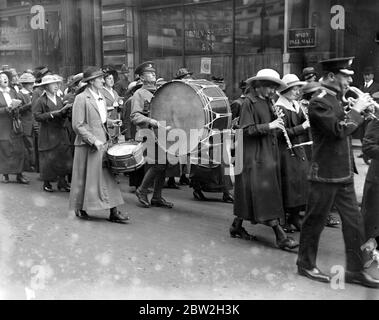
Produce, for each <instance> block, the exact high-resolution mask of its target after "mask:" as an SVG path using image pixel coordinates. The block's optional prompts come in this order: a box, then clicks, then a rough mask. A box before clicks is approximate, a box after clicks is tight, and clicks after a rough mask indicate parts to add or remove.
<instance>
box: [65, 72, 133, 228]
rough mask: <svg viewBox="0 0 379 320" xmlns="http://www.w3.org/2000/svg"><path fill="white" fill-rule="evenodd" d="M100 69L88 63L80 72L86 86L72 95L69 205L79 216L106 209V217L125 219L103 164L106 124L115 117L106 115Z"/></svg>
mask: <svg viewBox="0 0 379 320" xmlns="http://www.w3.org/2000/svg"><path fill="white" fill-rule="evenodd" d="M103 76H104V74H103V72H102V71H101V70H98V69H97V68H94V67H90V68H88V69H87V70H86V71H85V72H84V78H83V82H86V83H87V86H86V88H85V89H84V91H83V92H82V93H80V94H78V95H77V96H76V98H75V101H74V105H73V110H72V127H73V129H74V131H75V133H76V135H77V136H76V139H75V155H74V165H73V170H72V181H71V193H70V208H71V209H74V210H75V214H76V216H77V217H79V218H85V219H88V218H89V216H88V213H87V210H110V216H109V221H111V222H117V223H127V221H128V220H129V217H128V216H127V215H126V214H123V213H121V212H120V211H118V210H117V206H120V205H122V204H123V203H124V201H123V199H122V196H121V192H120V189H119V187H118V185H117V182H116V181H115V178H114V176H113V175H112V173H111V172H110V171H109V170H108V168H106V166H105V165H104V159H105V156H106V145H107V142H108V141H109V139H110V137H109V133H108V128H109V127H113V126H114V125H118V123H117V122H118V121H119V120H111V119H108V118H107V109H106V104H105V100H104V96H103V95H102V94H101V91H100V90H101V88H102V87H103V83H104V79H103Z"/></svg>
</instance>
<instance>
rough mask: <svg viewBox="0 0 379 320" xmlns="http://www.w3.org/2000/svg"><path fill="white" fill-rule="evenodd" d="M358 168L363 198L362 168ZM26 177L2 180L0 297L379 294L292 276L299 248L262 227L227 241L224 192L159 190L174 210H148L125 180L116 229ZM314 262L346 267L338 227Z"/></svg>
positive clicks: (228, 207) (327, 233) (331, 268)
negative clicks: (196, 194) (123, 219)
mask: <svg viewBox="0 0 379 320" xmlns="http://www.w3.org/2000/svg"><path fill="white" fill-rule="evenodd" d="M355 152H356V155H357V154H358V150H356V151H355ZM356 162H357V166H358V170H359V175H357V176H356V189H357V195H358V200H360V199H361V197H362V191H363V183H364V178H365V175H366V172H367V165H365V164H364V163H363V161H362V159H361V158H357V159H356ZM26 175H27V176H28V177H29V178H30V180H31V184H30V185H20V184H16V183H10V184H0V299H378V298H379V290H374V289H367V288H363V287H360V286H357V285H349V284H343V283H339V286H338V285H337V286H332V285H330V284H323V283H318V282H314V281H311V280H309V279H307V278H304V277H301V276H299V275H297V273H296V265H295V261H296V258H297V256H296V252H288V251H282V250H279V249H277V248H276V246H275V244H274V234H273V232H272V230H271V229H270V228H268V227H265V226H261V225H257V226H254V225H251V224H248V223H246V222H245V223H244V226H245V228H246V229H247V230H248V231H249V232H251V233H254V234H255V235H256V236H257V237H258V239H259V241H257V242H249V241H245V240H241V239H233V238H231V237H230V236H229V232H228V230H229V226H230V224H231V222H232V220H233V215H232V209H233V206H232V204H227V203H223V202H222V201H221V196H222V195H221V194H207V196H209V197H210V198H212V199H214V201H208V202H199V201H196V200H194V198H193V196H192V190H191V189H190V188H188V187H184V186H182V187H181V189H180V190H172V189H164V197H165V198H166V199H167V200H169V201H172V202H174V203H175V207H174V208H173V209H171V210H167V209H162V208H149V209H145V208H141V207H139V206H138V202H137V199H136V196H135V194H134V193H132V192H131V188H130V187H129V185H128V180H127V177H122V178H121V179H120V187H121V189H122V192H123V197H124V200H125V205H124V206H123V207H122V209H123V210H126V211H127V212H128V213H129V215H130V216H131V223H130V224H127V225H120V224H116V223H110V222H108V221H107V220H106V218H108V215H109V213H108V212H105V211H104V212H90V215H91V216H93V217H94V219H93V220H91V221H83V220H80V219H78V218H76V217H75V215H74V213H73V212H72V211H69V210H68V193H63V192H58V191H56V192H54V193H46V192H43V191H42V182H41V181H39V180H38V175H37V174H35V173H27V174H26ZM11 178H13V177H11ZM54 188H55V185H54ZM293 237H294V238H296V239H297V240H298V238H299V234H298V233H295V234H293ZM318 265H319V267H320V268H321V269H322V270H324V271H327V272H335V270H339V269H338V268H340V267H338V266H344V265H345V255H344V244H343V239H342V233H341V228H325V230H324V232H323V234H322V236H321V242H320V249H319V254H318Z"/></svg>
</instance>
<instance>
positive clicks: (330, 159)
mask: <svg viewBox="0 0 379 320" xmlns="http://www.w3.org/2000/svg"><path fill="white" fill-rule="evenodd" d="M352 61H353V58H337V59H330V60H325V61H321V65H322V69H323V71H324V74H323V82H322V87H321V91H320V93H319V94H317V95H316V96H315V97H314V98H312V99H311V101H310V105H309V119H310V124H311V131H312V137H313V152H312V160H311V168H310V174H309V180H310V190H309V195H308V206H307V211H306V215H305V218H304V221H303V225H302V230H301V234H300V247H299V254H298V260H297V266H298V272H299V274H300V275H303V276H305V277H308V278H310V279H312V280H316V281H321V282H330V281H331V278H330V276H328V275H326V274H324V273H322V272H321V271H320V270H319V269H318V268H317V266H316V257H317V250H318V244H319V239H320V235H321V232H322V230H323V229H324V226H325V221H326V218H327V215H328V213H329V212H330V209H331V208H332V206H333V204H334V205H335V207H336V208H337V210H338V212H339V214H340V216H341V219H342V224H343V228H342V232H343V236H344V240H345V250H346V272H345V281H346V282H348V283H357V284H361V285H364V286H368V287H376V288H379V279H376V278H374V277H372V276H371V275H370V274H368V273H367V272H366V271H364V269H363V264H364V261H363V259H364V256H363V252H362V251H361V249H360V247H361V245H362V244H363V242H364V227H363V219H362V216H361V213H360V211H359V208H358V203H357V199H356V194H355V190H354V178H353V175H354V172H355V171H356V168H355V164H354V158H353V152H352V146H351V137H350V135H351V134H352V133H353V132H354V131H355V130H356V129H357V128H358V127H359V126H360V125H361V124H362V123H363V117H362V115H361V113H362V112H363V111H364V110H365V109H366V108H367V107H368V106H369V105H370V102H369V96H368V95H363V96H362V97H360V98H359V99H358V100H357V101H356V103H355V104H354V105H353V107H352V108H351V110H350V111H349V112H348V113H345V110H344V107H343V105H342V102H341V98H342V95H343V94H344V92H345V90H346V89H347V88H348V86H349V84H350V83H351V82H352V78H351V76H352V75H353V74H354V71H352V70H351V69H350V66H351V64H352Z"/></svg>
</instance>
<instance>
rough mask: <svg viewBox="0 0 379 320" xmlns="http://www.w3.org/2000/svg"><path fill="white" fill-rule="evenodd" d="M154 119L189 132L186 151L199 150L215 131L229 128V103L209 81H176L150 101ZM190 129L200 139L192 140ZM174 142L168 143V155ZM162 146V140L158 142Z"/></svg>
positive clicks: (187, 133) (166, 148)
mask: <svg viewBox="0 0 379 320" xmlns="http://www.w3.org/2000/svg"><path fill="white" fill-rule="evenodd" d="M150 110H151V117H152V118H153V119H155V120H158V121H166V126H171V127H172V128H173V129H181V130H183V131H184V132H185V133H186V137H187V148H186V152H185V153H184V152H181V150H179V152H178V153H176V155H179V156H182V155H185V154H188V153H192V152H194V151H197V149H198V146H199V143H201V142H204V141H206V142H207V139H209V137H210V136H212V134H213V133H214V130H216V129H217V130H220V131H222V130H223V129H230V127H231V120H232V115H231V110H230V105H229V100H228V98H227V97H226V96H225V94H224V92H223V91H222V90H221V89H220V87H219V86H218V85H216V84H214V83H212V82H210V81H207V80H189V79H188V80H173V81H171V82H167V83H166V84H164V85H162V86H161V87H160V88H159V89H158V90H157V91H156V93H155V95H154V97H153V98H152V100H151V109H150ZM191 129H192V130H193V129H196V130H198V133H199V135H198V136H199V138H198V139H193V138H192V139H191V136H190V133H191ZM174 143H176V142H175V141H166V147H164V146H161V145H160V147H162V148H163V149H164V150H165V151H166V152H168V153H170V151H169V150H168V149H169V147H170V146H171V145H173V144H174ZM158 144H159V141H158Z"/></svg>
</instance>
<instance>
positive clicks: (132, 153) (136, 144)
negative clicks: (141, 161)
mask: <svg viewBox="0 0 379 320" xmlns="http://www.w3.org/2000/svg"><path fill="white" fill-rule="evenodd" d="M123 144H127V145H135V148H134V149H137V148H138V147H139V146H141V144H142V143H141V142H139V143H138V142H121V143H117V144H114V145H113V146H111V147H110V148H108V150H107V155H108V156H109V157H118V158H120V157H128V158H130V157H132V156H133V155H134V154H135V153H136V151H135V150H133V151H132V152H131V153H129V154H124V155H122V156H115V155H112V154H110V153H109V150H111V149H112V148H114V147H117V146H121V145H123Z"/></svg>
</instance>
